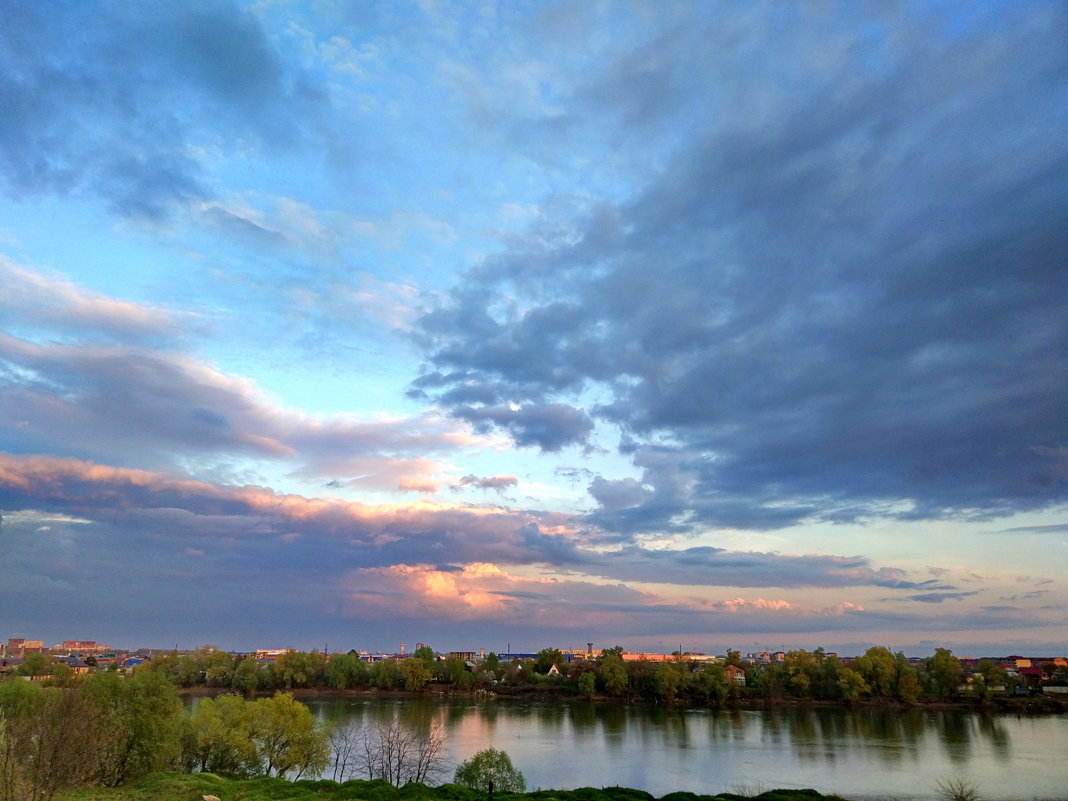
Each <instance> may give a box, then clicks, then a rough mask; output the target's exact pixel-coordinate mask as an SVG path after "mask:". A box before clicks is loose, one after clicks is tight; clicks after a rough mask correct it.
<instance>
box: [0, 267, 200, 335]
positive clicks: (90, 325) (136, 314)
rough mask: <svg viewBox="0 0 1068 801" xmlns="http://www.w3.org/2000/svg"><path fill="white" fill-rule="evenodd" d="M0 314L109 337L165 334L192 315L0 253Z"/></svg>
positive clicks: (16, 320)
mask: <svg viewBox="0 0 1068 801" xmlns="http://www.w3.org/2000/svg"><path fill="white" fill-rule="evenodd" d="M0 286H2V287H3V288H4V290H3V292H0V317H2V318H3V319H5V320H6V321H8V323H9V324H10V323H16V324H21V325H24V326H33V327H42V328H47V329H50V330H62V331H65V332H75V333H78V334H85V333H86V332H91V333H94V334H97V335H99V334H103V335H105V336H107V337H109V338H116V339H123V340H141V341H143V340H144V339H145V338H146V337H151V338H156V337H162V338H167V339H170V338H172V337H175V336H177V335H178V333H179V331H180V326H179V318H182V319H181V325H182V326H185V325H188V324H189V321H190V319H191V318H192V317H193V315H190V314H188V313H178V312H174V311H170V310H167V309H163V308H161V307H158V306H148V305H144V304H139V303H132V302H130V301H124V300H116V299H115V298H111V297H108V296H107V295H103V294H101V293H99V292H93V291H91V290H89V289H86V288H85V287H82V286H79V285H77V284H75V283H74V282H72V281H70V280H68V279H66V278H63V277H60V276H55V275H51V276H50V275H44V274H42V273H40V272H35V271H33V270H30V269H28V268H26V267H24V266H21V265H19V264H16V263H15V262H13V261H11V260H10V259H7V258H5V257H3V256H0Z"/></svg>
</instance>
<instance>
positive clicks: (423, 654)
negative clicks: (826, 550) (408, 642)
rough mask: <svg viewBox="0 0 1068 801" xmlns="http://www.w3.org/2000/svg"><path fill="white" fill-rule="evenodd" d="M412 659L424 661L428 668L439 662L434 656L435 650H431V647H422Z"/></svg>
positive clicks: (417, 649) (416, 650)
mask: <svg viewBox="0 0 1068 801" xmlns="http://www.w3.org/2000/svg"><path fill="white" fill-rule="evenodd" d="M412 658H413V659H422V660H423V661H424V662H426V666H427V667H428V668H429V667H430V666H431V665H433V664H434V663H435V662H436V661H438V658H437V656H435V654H434V649H433V648H431V647H430V646H429V645H420V646H419V647H418V648H416V649H415V653H414V654H412Z"/></svg>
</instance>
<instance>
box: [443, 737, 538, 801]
mask: <svg viewBox="0 0 1068 801" xmlns="http://www.w3.org/2000/svg"><path fill="white" fill-rule="evenodd" d="M453 781H454V782H455V783H456V784H459V785H461V786H463V787H469V788H471V789H472V790H485V791H488V792H489V793H493V792H494V791H497V792H499V793H522V792H524V791H526V789H527V784H526V780H525V779H524V778H523V774H522V773H521V772H520V771H518V770H517V769H516V768H515V766H513V765H512V760H511V758H510V757H509V756H508V754H506V753H505V752H504V751H498V750H497V749H496V748H485V749H483V750H482V751H479V752H478V753H477V754H475V755H474V756H473V757H471V758H470V759H468V760H465V761H464V762H461V763H460V766H459V767H458V768H456V775H455V776H454V778H453Z"/></svg>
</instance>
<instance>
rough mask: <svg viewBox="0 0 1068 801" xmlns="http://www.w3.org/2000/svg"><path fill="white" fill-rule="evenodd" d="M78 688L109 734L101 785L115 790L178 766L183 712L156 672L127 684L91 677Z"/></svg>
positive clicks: (105, 676) (139, 673) (125, 680)
mask: <svg viewBox="0 0 1068 801" xmlns="http://www.w3.org/2000/svg"><path fill="white" fill-rule="evenodd" d="M83 687H84V691H85V693H86V696H87V697H88V698H89V699H90V700H91V701H92V702H93V703H94V704H95V705H96V706H97V707H98V708H99V709H100V710H101V714H102V715H103V720H104V724H105V726H106V727H107V729H108V732H109V741H108V749H107V752H106V753H105V754H104V758H103V760H102V763H101V766H100V767H101V776H100V777H101V781H102V783H104V784H109V785H116V784H121V783H122V782H125V781H128V780H130V779H134V778H137V777H139V776H143V775H145V774H147V773H155V772H156V771H160V770H167V769H170V768H174V767H177V766H178V765H179V763H180V761H181V756H182V731H183V726H184V723H185V710H184V708H183V707H182V702H181V700H180V699H179V697H178V693H177V691H176V690H175V688H174V685H173V684H171V683H170V681H168V680H167V678H166V677H165V676H164V675H163V674H162V673H161V672H157V671H153V670H139V671H136V672H135V673H134V675H133V676H131V677H129V678H123V677H121V676H119V675H118V674H115V673H97V674H95V675H93V676H90V677H89V678H88V680H87V681H86V682H85V683H84V685H83Z"/></svg>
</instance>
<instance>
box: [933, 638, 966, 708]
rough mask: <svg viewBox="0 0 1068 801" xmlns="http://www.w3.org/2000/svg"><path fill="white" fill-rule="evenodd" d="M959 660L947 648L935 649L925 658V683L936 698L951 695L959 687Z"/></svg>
mask: <svg viewBox="0 0 1068 801" xmlns="http://www.w3.org/2000/svg"><path fill="white" fill-rule="evenodd" d="M960 676H961V668H960V660H959V659H957V657H955V656H953V652H952V651H950V650H949V649H947V648H937V649H935V652H934V655H933V656H931V657H930V658H929V659H928V660H927V683H928V688H929V690H930V692H931V694H932V695H934V696H935V697H937V698H947V697H952V696H954V695H956V694H957V690H958V688H959V687H960Z"/></svg>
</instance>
